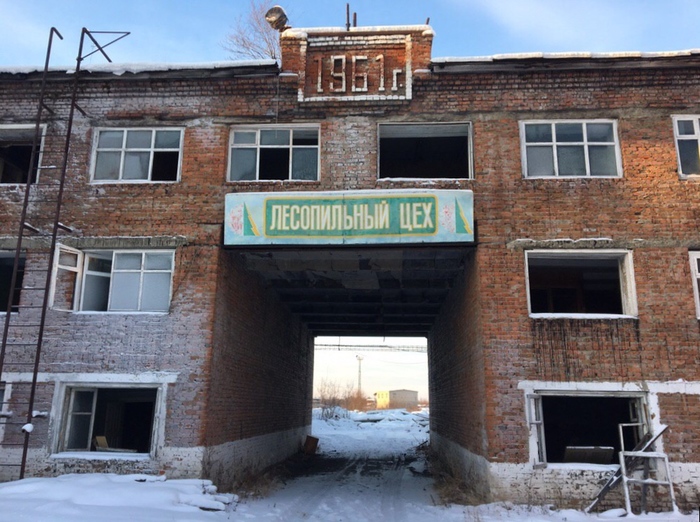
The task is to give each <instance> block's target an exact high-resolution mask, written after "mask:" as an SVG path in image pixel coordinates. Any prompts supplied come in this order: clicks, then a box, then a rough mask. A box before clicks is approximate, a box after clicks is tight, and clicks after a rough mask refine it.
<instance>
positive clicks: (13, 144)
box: [0, 127, 37, 183]
mask: <svg viewBox="0 0 700 522" xmlns="http://www.w3.org/2000/svg"><path fill="white" fill-rule="evenodd" d="M33 141H34V128H29V127H22V128H14V127H10V128H0V183H26V182H27V180H28V179H29V170H30V167H31V159H32V143H33ZM32 170H33V174H32V176H33V179H36V170H37V169H36V165H34V167H33V169H32Z"/></svg>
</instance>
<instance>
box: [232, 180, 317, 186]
mask: <svg viewBox="0 0 700 522" xmlns="http://www.w3.org/2000/svg"><path fill="white" fill-rule="evenodd" d="M320 181H321V180H318V179H227V180H226V183H270V184H275V185H276V184H278V183H319V182H320Z"/></svg>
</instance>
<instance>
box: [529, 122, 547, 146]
mask: <svg viewBox="0 0 700 522" xmlns="http://www.w3.org/2000/svg"><path fill="white" fill-rule="evenodd" d="M525 141H526V142H527V143H551V142H552V126H551V125H550V124H549V123H529V124H527V125H525Z"/></svg>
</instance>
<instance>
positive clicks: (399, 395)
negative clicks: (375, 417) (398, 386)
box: [374, 390, 418, 410]
mask: <svg viewBox="0 0 700 522" xmlns="http://www.w3.org/2000/svg"><path fill="white" fill-rule="evenodd" d="M374 395H375V397H376V398H377V409H378V410H381V409H386V408H406V409H415V408H417V407H418V392H417V391H413V390H390V391H380V392H377V393H375V394H374Z"/></svg>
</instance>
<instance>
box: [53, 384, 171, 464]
mask: <svg viewBox="0 0 700 522" xmlns="http://www.w3.org/2000/svg"><path fill="white" fill-rule="evenodd" d="M157 394H158V390H157V389H156V388H73V389H70V390H69V397H68V401H69V405H68V411H67V413H66V419H65V421H64V437H63V440H62V443H61V448H62V451H122V452H129V453H149V452H150V451H151V445H152V440H153V425H154V418H155V408H156V398H157ZM105 443H106V446H105Z"/></svg>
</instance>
